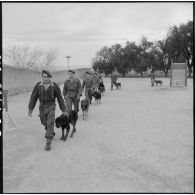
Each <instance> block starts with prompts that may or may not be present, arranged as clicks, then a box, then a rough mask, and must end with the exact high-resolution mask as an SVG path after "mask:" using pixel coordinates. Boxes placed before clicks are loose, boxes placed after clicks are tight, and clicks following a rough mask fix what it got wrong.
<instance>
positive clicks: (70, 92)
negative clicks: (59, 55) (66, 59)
mask: <svg viewBox="0 0 195 195" xmlns="http://www.w3.org/2000/svg"><path fill="white" fill-rule="evenodd" d="M68 74H69V78H68V79H67V80H65V82H64V88H63V95H64V99H65V102H66V106H67V108H66V111H67V112H68V111H70V110H72V104H73V105H74V110H75V111H77V112H79V102H80V96H82V89H81V82H80V80H79V79H78V78H76V77H75V72H74V71H73V70H69V71H68Z"/></svg>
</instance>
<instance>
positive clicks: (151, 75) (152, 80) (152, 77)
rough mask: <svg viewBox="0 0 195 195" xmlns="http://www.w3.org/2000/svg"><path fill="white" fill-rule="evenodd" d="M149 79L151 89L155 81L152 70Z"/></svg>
mask: <svg viewBox="0 0 195 195" xmlns="http://www.w3.org/2000/svg"><path fill="white" fill-rule="evenodd" d="M150 77H151V86H152V87H153V86H154V81H155V75H154V69H152V70H151V72H150Z"/></svg>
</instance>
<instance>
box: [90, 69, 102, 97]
mask: <svg viewBox="0 0 195 195" xmlns="http://www.w3.org/2000/svg"><path fill="white" fill-rule="evenodd" d="M92 80H93V87H92V93H93V92H95V91H98V87H99V84H100V79H99V77H98V75H97V73H96V72H95V73H94V74H93V76H92Z"/></svg>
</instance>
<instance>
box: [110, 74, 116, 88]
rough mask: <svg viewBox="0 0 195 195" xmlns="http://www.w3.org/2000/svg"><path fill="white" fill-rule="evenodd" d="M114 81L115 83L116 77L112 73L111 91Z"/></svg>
mask: <svg viewBox="0 0 195 195" xmlns="http://www.w3.org/2000/svg"><path fill="white" fill-rule="evenodd" d="M116 81H117V76H116V73H115V72H114V73H112V75H111V90H113V84H114V85H115V83H116Z"/></svg>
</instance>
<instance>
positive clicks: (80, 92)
mask: <svg viewBox="0 0 195 195" xmlns="http://www.w3.org/2000/svg"><path fill="white" fill-rule="evenodd" d="M77 83H78V94H77V95H78V96H77V97H79V98H80V96H82V88H81V81H80V80H79V79H78V80H77Z"/></svg>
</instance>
